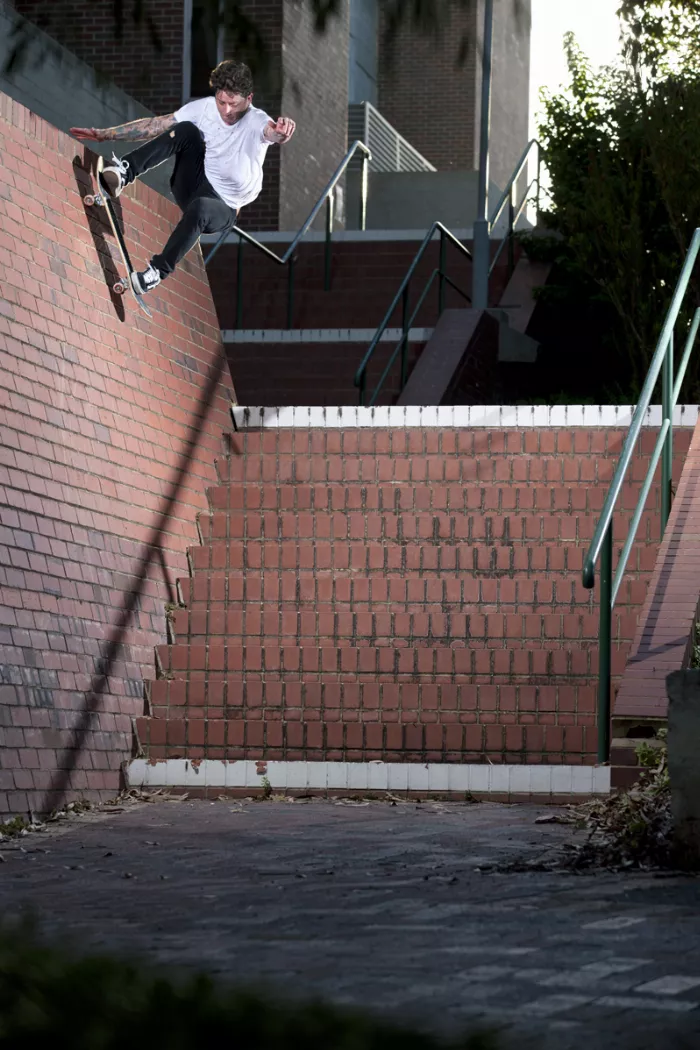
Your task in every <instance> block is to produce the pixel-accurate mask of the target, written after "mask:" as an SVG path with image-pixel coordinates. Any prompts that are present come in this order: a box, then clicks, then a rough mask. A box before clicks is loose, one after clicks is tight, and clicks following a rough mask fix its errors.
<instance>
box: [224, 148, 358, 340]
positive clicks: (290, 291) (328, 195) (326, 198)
mask: <svg viewBox="0 0 700 1050" xmlns="http://www.w3.org/2000/svg"><path fill="white" fill-rule="evenodd" d="M358 151H359V152H360V153H361V154H362V175H361V179H360V229H361V230H364V229H365V226H366V224H367V165H368V163H369V161H370V160H371V159H372V154H371V152H370V150H369V149H368V147H367V146H365V144H364V142H360V140H359V139H358V140H357V142H354V143H353V144H352V146H351V147H350V149H349V150H348V152H347V153H346V154H345V156H344V158H343V160H342V161H341V162H340V164H339V165H338V167H337V168H336V170H335V172H334V173H333V176H332V178H331V180H330V182H329V183H328V185H327V186H326V188H325V189H324V190H323V192H322V193H321V196H320V197H319V198H318V200H317V201H316V203H315V204H314V206H313V208H312V209H311V211H310V212H309V215H308V218H307V219H306V221H305V222H304V224H303V225H302V227H301V229H300V230H299V232H298V233H297V235H296V237H295V238H294V240H293V241H292V243H291V244H290V245H289V247H288V248H287V250H286V252H285V253H284V255H277V254H276V252H273V251H271V249H270V248H266V247H265V245H264V244H261V243H260V241H258V240H256V239H255V237H253V236H251V234H249V233H246V232H245V230H242V229H240V227H239V226H232V227H230V228H229V229H227V230H224V231H223V233H222V234H221V236H220V237H219V239H218V241H217V242H216V244H215V245H214V247H213V248H212V250H211V251H210V252H209V254H208V255H207V257H206V259H205V260H204V265H205V266H208V265H209V263H210V262H211V260H212V259H213V258H214V256H215V255H216V253H217V252H218V250H219V248H220V247H221V245H222V244H223V243H224V241H225V240H226V238H227V237H228V236H229V235H230V234H237V235H238V257H237V272H236V325H235V327H236V328H240V327H241V316H242V313H243V241H247V242H248V244H252V245H253V247H254V248H257V249H258V251H260V252H262V253H263V255H266V256H267V257H268V259H272V261H273V262H276V263H278V264H279V265H280V266H286V265H287V264H289V273H288V280H287V328H291V327H292V320H293V316H294V252H295V251H296V249H297V246H298V244H299V242H300V241H301V240H302V238H303V237H304V236H305V235H306V233H307V232H308V230H309V227H310V226H311V224H312V223H313V221H314V219H315V218H316V216H317V215H318V213H319V212H320V210H321V208H322V207H323V205H324V203H325V205H326V237H325V249H324V267H323V269H324V280H323V286H324V289H325V291H327V292H328V291H330V287H331V240H332V237H333V190H334V189H335V187H336V185H337V184H338V182H339V181H340V179H341V178H342V177H343V175H344V174H345V171H346V169H347V166H348V164H349V163H350V161H351V160H352V158H353V157H354V156H355V154H356V153H357V152H358Z"/></svg>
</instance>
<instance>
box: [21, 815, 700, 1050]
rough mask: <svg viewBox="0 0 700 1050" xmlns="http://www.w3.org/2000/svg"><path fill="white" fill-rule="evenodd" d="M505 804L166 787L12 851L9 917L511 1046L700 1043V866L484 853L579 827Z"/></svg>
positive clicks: (543, 843)
mask: <svg viewBox="0 0 700 1050" xmlns="http://www.w3.org/2000/svg"><path fill="white" fill-rule="evenodd" d="M542 812H543V810H541V809H536V808H534V807H531V806H525V805H517V806H502V805H495V804H488V803H483V804H478V805H459V804H447V803H432V802H423V803H401V804H398V805H391V804H389V803H387V802H370V803H365V804H348V803H344V804H343V803H339V802H333V801H316V800H315V801H309V802H307V803H304V802H296V803H289V802H275V801H272V802H243V803H238V802H233V801H219V802H215V803H210V802H202V801H197V802H191V801H184V802H172V801H159V802H158V803H156V804H145V805H138V806H134V807H128V808H127V809H126V810H125V811H123V812H118V813H111V814H99V815H88V816H86V817H81V818H79V819H77V820H76V821H75V822H73V823H71V826H70V827H68V826H61V827H59V828H57V829H55V830H51V831H48V832H44V833H39V834H31V835H28V836H26V837H24V838H22V839H20V840H18V841H16V842H15V843H14V844H13V845H11V846H9V847H8V846H7V845H3V846H2V847H0V849H1V852H2V855H3V857H4V863H0V912H1V913H2V914H4V915H12V914H16V913H18V912H19V911H21V910H26V909H29V910H31V911H32V912H33V913H34V914H35V915H36V916H38V918H39V922H40V926H41V928H42V929H43V930H45V931H46V932H47V933H49V934H50V935H52V936H59V937H61V938H63V939H65V938H70V939H71V940H72V942H73V943H74V944H76V945H78V946H79V947H81V948H83V949H85V950H88V949H93V948H101V949H104V948H107V949H110V950H112V951H115V952H117V953H120V954H123V955H125V956H128V957H130V958H136V959H143V960H147V961H155V962H157V963H162V964H167V965H169V966H173V965H174V966H177V967H185V968H191V967H196V968H202V969H206V970H208V971H210V972H213V973H216V974H219V975H221V976H222V977H225V978H226V979H229V980H233V981H236V982H245V983H246V984H254V985H256V986H258V987H260V986H262V987H265V988H269V989H272V990H274V991H276V992H281V993H282V994H284V995H287V996H289V995H292V996H298V997H316V996H321V997H324V998H326V999H330V1000H333V1001H335V1002H338V1003H343V1004H346V1005H351V1006H358V1007H362V1008H365V1009H371V1010H375V1011H378V1012H379V1013H381V1014H383V1015H390V1016H392V1017H396V1018H398V1019H400V1020H401V1021H402V1022H406V1021H408V1020H411V1021H415V1023H416V1024H417V1025H419V1026H421V1027H424V1028H428V1029H430V1030H433V1031H437V1032H450V1033H454V1032H455V1031H460V1030H465V1029H471V1028H474V1027H479V1026H492V1025H495V1026H500V1027H502V1028H503V1030H504V1035H503V1045H504V1046H505V1047H515V1046H517V1047H519V1048H523V1047H533V1048H534V1047H537V1048H538V1050H555V1048H556V1050H583V1048H586V1050H590V1048H591V1047H595V1048H596V1050H598V1048H600V1050H607V1048H613V1047H614V1048H615V1050H651V1048H654V1050H656V1048H659V1050H662V1048H663V1050H683V1048H685V1047H688V1048H690V1047H697V1046H699V1045H700V907H699V906H698V905H699V903H700V882H699V881H698V880H696V879H693V878H686V877H682V876H667V877H662V876H655V875H653V874H629V873H627V874H613V873H603V874H595V875H592V874H587V875H574V874H569V873H565V872H561V871H560V872H556V873H551V872H546V871H535V872H533V871H528V872H508V873H498V872H495V871H493V870H484V869H485V868H488V867H489V866H491V865H493V864H497V863H500V862H504V861H509V860H512V859H514V858H519V857H523V858H528V859H534V858H536V857H538V856H540V855H542V854H543V853H544V852H546V851H548V850H551V849H552V848H553V847H555V846H556V845H557V844H561V843H562V842H565V841H567V840H568V839H569V838H570V836H571V831H570V830H569V829H568V828H566V827H562V826H559V825H540V824H535V818H536V817H537V815H538V814H540V813H542Z"/></svg>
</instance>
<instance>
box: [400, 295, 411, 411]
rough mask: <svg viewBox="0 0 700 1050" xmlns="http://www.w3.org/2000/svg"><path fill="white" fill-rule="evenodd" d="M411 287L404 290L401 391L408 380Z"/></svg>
mask: <svg viewBox="0 0 700 1050" xmlns="http://www.w3.org/2000/svg"><path fill="white" fill-rule="evenodd" d="M409 287H410V285H408V284H407V285H406V287H405V288H404V290H403V318H402V321H401V330H402V332H403V347H402V348H401V389H402V390H403V388H404V387H405V386H406V380H407V379H408V291H409Z"/></svg>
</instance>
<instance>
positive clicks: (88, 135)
mask: <svg viewBox="0 0 700 1050" xmlns="http://www.w3.org/2000/svg"><path fill="white" fill-rule="evenodd" d="M176 123H177V121H176V120H175V114H174V113H168V114H167V116H164V117H143V119H142V120H132V121H131V123H130V124H118V125H117V127H116V128H71V129H70V133H71V135H75V137H76V138H77V139H90V140H91V141H93V142H116V141H117V140H119V141H120V142H137V141H138V140H139V139H154V138H155V137H156V136H157V135H161V134H162V133H163V132H164V131H169V130H170V128H172V127H173V126H174V125H175V124H176Z"/></svg>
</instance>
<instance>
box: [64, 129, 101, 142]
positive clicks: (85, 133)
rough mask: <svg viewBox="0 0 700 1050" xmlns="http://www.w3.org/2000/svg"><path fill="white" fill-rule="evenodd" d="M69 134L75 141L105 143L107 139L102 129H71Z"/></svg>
mask: <svg viewBox="0 0 700 1050" xmlns="http://www.w3.org/2000/svg"><path fill="white" fill-rule="evenodd" d="M70 133H71V135H74V136H75V137H76V138H77V139H90V141H92V142H105V141H106V139H107V136H106V134H105V131H104V128H71V129H70Z"/></svg>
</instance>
